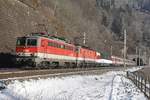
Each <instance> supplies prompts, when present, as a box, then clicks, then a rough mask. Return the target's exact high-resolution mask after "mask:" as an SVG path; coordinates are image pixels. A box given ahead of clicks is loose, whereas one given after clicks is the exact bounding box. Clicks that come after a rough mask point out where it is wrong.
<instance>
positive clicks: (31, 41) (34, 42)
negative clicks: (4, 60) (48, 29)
mask: <svg viewBox="0 0 150 100" xmlns="http://www.w3.org/2000/svg"><path fill="white" fill-rule="evenodd" d="M36 45H37V39H27V46H36Z"/></svg>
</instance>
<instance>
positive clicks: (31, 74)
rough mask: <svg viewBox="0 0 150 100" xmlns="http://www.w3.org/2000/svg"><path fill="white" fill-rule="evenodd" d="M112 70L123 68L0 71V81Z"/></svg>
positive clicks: (89, 73) (100, 72) (98, 72)
mask: <svg viewBox="0 0 150 100" xmlns="http://www.w3.org/2000/svg"><path fill="white" fill-rule="evenodd" d="M113 70H123V67H99V68H74V69H44V70H21V71H19V70H17V71H14V70H13V71H2V72H1V71H0V80H2V81H6V82H7V83H8V82H10V81H12V80H28V79H39V78H48V77H56V76H57V77H61V76H68V75H91V74H102V73H104V72H108V71H113Z"/></svg>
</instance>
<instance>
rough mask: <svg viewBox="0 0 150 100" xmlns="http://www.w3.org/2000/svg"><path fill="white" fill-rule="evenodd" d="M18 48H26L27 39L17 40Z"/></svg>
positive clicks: (20, 38)
mask: <svg viewBox="0 0 150 100" xmlns="http://www.w3.org/2000/svg"><path fill="white" fill-rule="evenodd" d="M16 44H17V46H25V45H26V38H25V37H19V38H18V39H17V43H16Z"/></svg>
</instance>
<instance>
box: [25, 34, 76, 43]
mask: <svg viewBox="0 0 150 100" xmlns="http://www.w3.org/2000/svg"><path fill="white" fill-rule="evenodd" d="M25 37H43V38H47V39H51V40H54V41H57V42H62V43H65V44H69V45H74V44H72V43H71V42H70V41H68V40H66V39H65V38H63V37H58V36H55V35H49V34H47V33H44V32H39V33H31V34H29V35H26V36H25Z"/></svg>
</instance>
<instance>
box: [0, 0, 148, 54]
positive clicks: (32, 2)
mask: <svg viewBox="0 0 150 100" xmlns="http://www.w3.org/2000/svg"><path fill="white" fill-rule="evenodd" d="M102 1H104V0H0V39H1V42H0V46H1V48H0V52H4V53H7V52H11V53H14V52H15V42H16V37H18V36H24V35H25V34H29V33H31V32H39V31H48V32H49V34H55V35H58V36H63V37H66V38H68V39H70V40H71V41H72V42H74V40H75V38H76V37H78V39H77V38H76V39H77V40H76V41H77V42H79V43H80V44H82V41H83V40H82V38H80V39H79V37H82V36H83V33H84V32H85V33H86V36H87V37H86V43H87V45H88V46H89V47H91V48H94V49H96V50H98V51H104V50H105V51H107V52H110V48H111V46H112V47H113V54H115V55H122V54H121V52H122V49H123V46H122V43H123V42H122V41H123V34H122V32H123V30H124V29H126V30H127V34H128V40H127V41H128V43H127V46H128V53H135V46H137V45H139V44H140V45H142V46H143V44H144V45H145V46H148V44H149V38H150V35H149V32H150V30H149V29H150V28H149V27H150V15H149V12H148V10H149V6H147V4H148V3H145V6H143V7H137V6H135V5H136V4H137V3H138V2H140V0H138V2H133V4H135V5H134V6H133V5H132V6H130V5H128V3H124V2H122V0H120V1H119V2H117V0H105V1H107V2H106V3H104V5H103V3H102ZM123 1H124V0H123ZM126 1H128V0H126ZM145 1H146V0H145ZM147 1H148V0H147ZM122 5H124V6H122ZM143 5H144V4H143ZM139 8H141V9H139ZM143 9H144V10H143ZM145 9H146V12H144V11H145ZM142 11H143V12H142Z"/></svg>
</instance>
